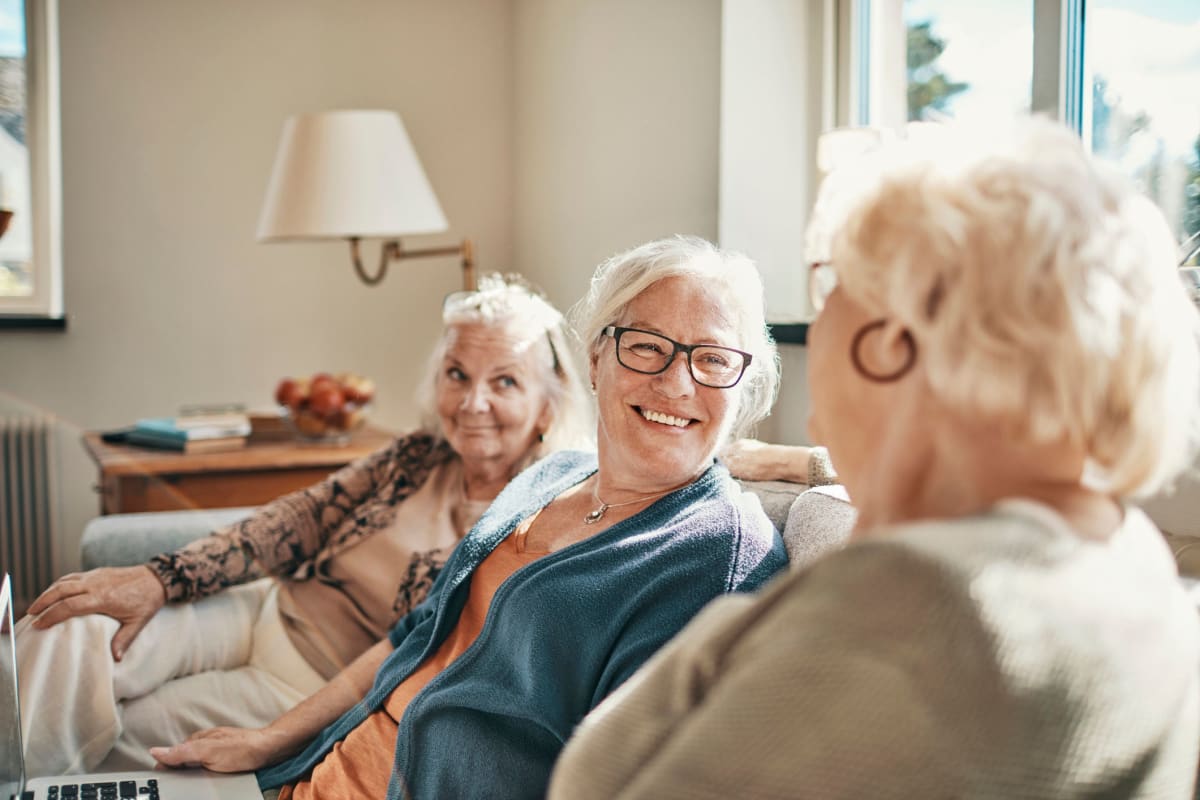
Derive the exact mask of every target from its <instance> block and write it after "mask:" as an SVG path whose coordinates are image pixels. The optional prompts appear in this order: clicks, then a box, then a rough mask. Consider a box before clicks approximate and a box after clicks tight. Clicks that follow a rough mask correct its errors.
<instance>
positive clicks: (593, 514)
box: [583, 503, 608, 525]
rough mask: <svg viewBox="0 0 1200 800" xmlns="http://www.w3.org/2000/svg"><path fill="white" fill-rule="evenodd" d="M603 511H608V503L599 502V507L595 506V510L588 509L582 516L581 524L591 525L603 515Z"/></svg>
mask: <svg viewBox="0 0 1200 800" xmlns="http://www.w3.org/2000/svg"><path fill="white" fill-rule="evenodd" d="M605 511H608V504H607V503H601V504H600V507H599V508H597V509H596V510H595V511H589V512H588V513H587V515H586V516H584V518H583V524H584V525H592V524H594V523H597V522H599V521H600V518H601V517H603V516H604V512H605Z"/></svg>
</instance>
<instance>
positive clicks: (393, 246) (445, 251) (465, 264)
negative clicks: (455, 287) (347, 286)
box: [349, 236, 475, 290]
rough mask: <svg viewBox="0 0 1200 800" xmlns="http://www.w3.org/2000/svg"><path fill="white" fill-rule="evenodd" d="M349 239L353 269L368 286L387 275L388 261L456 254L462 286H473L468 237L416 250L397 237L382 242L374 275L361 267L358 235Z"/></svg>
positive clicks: (472, 262) (472, 255) (473, 279)
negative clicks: (460, 259) (457, 241)
mask: <svg viewBox="0 0 1200 800" xmlns="http://www.w3.org/2000/svg"><path fill="white" fill-rule="evenodd" d="M349 240H350V258H351V260H352V261H353V262H354V271H355V272H357V273H358V277H359V278H360V279H361V280H362V282H363V283H365V284H367V285H368V286H375V285H376V284H378V283H379V282H380V281H382V280H383V278H384V276H385V275H387V268H388V263H389V262H390V261H392V260H393V259H394V260H397V261H399V260H400V259H402V258H423V257H426V256H456V255H460V254H461V255H462V271H463V288H464V289H467V290H473V289H474V288H475V248H474V246H473V245H472V244H471V240H470V239H463V240H462V242H461V243H460V244H455V245H446V246H445V247H425V248H421V249H418V250H405V249H404V245H403V243H401V241H400V240H399V239H392V240H391V241H387V242H384V243H383V249H381V250H380V251H379V267H378V269H377V270H376V272H375V274H374V275H370V274H368V273H367V271H366V269H365V268H364V267H363V263H362V254H361V253H360V251H359V246H358V243H359V241H360V238H359V237H358V236H351V237H349Z"/></svg>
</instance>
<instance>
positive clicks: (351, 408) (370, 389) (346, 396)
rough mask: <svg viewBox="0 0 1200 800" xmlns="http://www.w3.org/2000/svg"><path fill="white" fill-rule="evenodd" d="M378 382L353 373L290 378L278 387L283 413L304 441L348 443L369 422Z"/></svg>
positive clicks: (320, 373)
mask: <svg viewBox="0 0 1200 800" xmlns="http://www.w3.org/2000/svg"><path fill="white" fill-rule="evenodd" d="M374 399H375V382H374V381H372V380H371V379H370V378H365V377H363V376H361V375H357V374H355V373H353V372H340V373H338V374H337V375H331V374H330V373H328V372H318V373H316V374H314V375H311V376H308V377H286V378H283V379H281V380H280V381H279V383H278V384H276V386H275V402H276V403H278V404H279V408H280V413H281V414H282V415H283V418H284V419H285V420H286V421H287V423H288V425H290V426H291V428H292V430H293V432H295V434H296V436H297V437H299V438H300V439H303V440H306V441H314V442H344V441H346V440H347V439H348V438H349V436H350V433H351V432H352V431H354V430H355V429H356V428H359V427H361V426H362V424H363V423H364V422H366V419H367V412H368V407H369V406H370V404H371V401H372V400H374Z"/></svg>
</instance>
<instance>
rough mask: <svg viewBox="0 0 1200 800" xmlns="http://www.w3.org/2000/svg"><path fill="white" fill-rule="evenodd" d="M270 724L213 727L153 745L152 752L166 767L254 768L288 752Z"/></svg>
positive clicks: (273, 760) (243, 770) (214, 770)
mask: <svg viewBox="0 0 1200 800" xmlns="http://www.w3.org/2000/svg"><path fill="white" fill-rule="evenodd" d="M277 738H278V737H276V736H275V735H273V734H272V732H271V728H270V726H268V727H266V728H209V729H208V730H206V731H198V732H197V733H193V734H192V735H191V736H189V737H188V740H187V741H186V742H184V743H183V744H177V745H173V746H171V747H151V748H150V755H152V756H154V758H155V760H156V761H158V763H160V764H162V765H163V766H166V767H204V768H205V769H210V770H212V771H213V772H250V771H253V770H256V769H259V768H260V767H265V766H267V765H268V764H273V763H275V762H276V761H278V760H279V759H280V758H282V757H283V756H285V755H288V753H287V752H282V751H281V750H280V748H279V746H278V743H277Z"/></svg>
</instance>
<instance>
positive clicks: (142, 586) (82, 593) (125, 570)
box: [29, 566, 167, 661]
mask: <svg viewBox="0 0 1200 800" xmlns="http://www.w3.org/2000/svg"><path fill="white" fill-rule="evenodd" d="M166 602H167V592H166V590H165V589H164V588H163V585H162V583H160V582H159V580H158V578H156V577H155V576H154V573H153V572H151V571H150V568H149V567H144V566H143V567H100V568H99V569H93V570H89V571H87V572H72V573H71V574H69V575H64V576H62V577H61V578H59V579H58V580H56V581H55V582H54V583H52V584H50V587H49V588H48V589H46V591H44V592H42V594H41V596H39V597H38V599H36V600H34V601H33V603H31V604H30V606H29V615H30V616H31V617H35V619H34V620H33V627H35V628H49V627H50V626H52V625H57V624H58V623H60V622H62V621H63V620H67V619H70V618H71V617H80V616H83V615H84V614H105V615H107V616H110V617H112V618H113V619H115V620H116V621H117V622H119V623H121V627H120V628H118V629H117V632H116V634H114V635H113V638H112V654H113V658H115V659H116V660H117V661H120V660H121V656H123V655H124V654H125V651H126V650H127V649H129V643H130V642H132V641H133V640H134V637H136V636H137V635H138V633H140V632H141V630H142V628H144V627H146V623H147V622H149V621H150V619H151V618H152V617H153V616H154V615H155V614H156V613H158V610H159V609H160V608H162V607H163V605H165V604H166Z"/></svg>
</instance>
